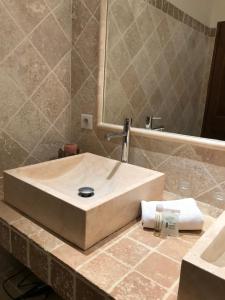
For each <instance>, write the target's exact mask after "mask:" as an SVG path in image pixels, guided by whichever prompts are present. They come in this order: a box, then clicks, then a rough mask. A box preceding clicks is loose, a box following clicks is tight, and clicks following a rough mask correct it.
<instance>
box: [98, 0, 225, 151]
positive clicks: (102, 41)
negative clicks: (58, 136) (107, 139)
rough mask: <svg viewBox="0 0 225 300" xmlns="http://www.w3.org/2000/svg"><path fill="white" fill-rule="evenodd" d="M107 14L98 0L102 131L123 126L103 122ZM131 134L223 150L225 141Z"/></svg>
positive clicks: (104, 2) (143, 131) (105, 4)
mask: <svg viewBox="0 0 225 300" xmlns="http://www.w3.org/2000/svg"><path fill="white" fill-rule="evenodd" d="M107 15H108V0H101V1H100V34H99V70H98V87H97V127H98V129H102V130H104V131H110V132H111V131H113V132H118V131H121V130H123V126H121V125H115V124H109V123H105V122H104V121H103V109H104V84H105V60H106V41H107V39H106V38H107ZM131 134H132V135H133V136H142V137H146V138H149V139H157V140H162V141H163V140H164V141H169V142H178V143H183V144H191V145H195V146H199V147H203V148H209V149H214V150H220V151H221V150H222V151H225V141H220V140H213V139H208V138H202V137H195V136H188V135H183V134H177V133H169V132H157V131H153V130H146V129H142V128H135V127H134V128H131Z"/></svg>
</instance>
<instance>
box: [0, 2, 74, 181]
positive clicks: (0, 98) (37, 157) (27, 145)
mask: <svg viewBox="0 0 225 300" xmlns="http://www.w3.org/2000/svg"><path fill="white" fill-rule="evenodd" d="M71 14H72V9H71V0H66V1H54V5H53V2H52V1H45V0H40V1H39V0H30V1H16V0H13V1H7V0H0V39H1V41H4V43H3V42H2V43H1V46H0V148H1V159H0V176H1V174H2V171H3V170H4V169H10V168H15V167H18V166H21V165H24V164H30V163H35V162H39V161H43V160H46V159H51V158H53V157H56V156H57V150H58V148H59V147H60V146H62V145H63V144H64V143H65V142H66V141H67V140H69V139H70V117H69V116H70V111H71V101H70V100H71V97H70V77H71V63H70V53H71V27H72V26H71ZM46 137H47V139H46Z"/></svg>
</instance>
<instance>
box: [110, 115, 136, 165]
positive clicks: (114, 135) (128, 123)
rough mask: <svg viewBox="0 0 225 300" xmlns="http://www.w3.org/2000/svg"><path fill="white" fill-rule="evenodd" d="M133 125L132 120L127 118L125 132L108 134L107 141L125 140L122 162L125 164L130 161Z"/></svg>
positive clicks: (123, 142)
mask: <svg viewBox="0 0 225 300" xmlns="http://www.w3.org/2000/svg"><path fill="white" fill-rule="evenodd" d="M131 125H132V119H129V118H126V119H125V121H124V127H123V131H122V132H121V133H108V134H106V139H107V141H111V140H112V139H115V138H123V141H122V155H121V161H122V162H124V163H128V159H129V147H130V128H131Z"/></svg>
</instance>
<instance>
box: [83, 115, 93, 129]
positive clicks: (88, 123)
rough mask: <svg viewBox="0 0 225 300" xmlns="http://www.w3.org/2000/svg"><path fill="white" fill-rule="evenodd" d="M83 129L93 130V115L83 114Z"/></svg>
mask: <svg viewBox="0 0 225 300" xmlns="http://www.w3.org/2000/svg"><path fill="white" fill-rule="evenodd" d="M81 128H83V129H89V130H92V129H93V115H90V114H81Z"/></svg>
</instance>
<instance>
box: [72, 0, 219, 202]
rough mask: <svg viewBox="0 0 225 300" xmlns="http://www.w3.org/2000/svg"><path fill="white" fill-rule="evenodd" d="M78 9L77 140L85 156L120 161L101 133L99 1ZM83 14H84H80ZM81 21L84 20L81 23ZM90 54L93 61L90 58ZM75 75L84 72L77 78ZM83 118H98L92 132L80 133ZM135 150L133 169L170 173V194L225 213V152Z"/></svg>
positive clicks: (145, 145) (142, 142) (153, 145)
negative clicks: (98, 86) (85, 153)
mask: <svg viewBox="0 0 225 300" xmlns="http://www.w3.org/2000/svg"><path fill="white" fill-rule="evenodd" d="M103 1H104V0H103ZM117 1H122V0H117ZM124 1H125V2H126V1H128V0H123V2H124ZM133 3H137V2H136V1H135V2H133ZM75 7H76V10H74V18H73V27H75V28H76V30H74V36H73V45H74V47H73V56H72V65H73V66H72V69H73V70H74V74H73V79H72V85H73V86H72V90H73V99H72V120H73V123H72V129H73V140H74V141H75V142H77V143H79V145H80V147H81V149H82V151H90V152H93V153H96V154H99V155H103V156H108V157H112V158H117V159H120V153H121V144H120V143H121V142H120V140H118V141H113V142H107V141H106V140H105V138H104V135H105V133H106V132H104V131H103V130H99V129H98V128H97V127H96V121H97V119H96V113H97V109H96V106H97V100H96V99H97V84H96V76H97V75H96V74H97V70H96V66H97V64H98V61H97V55H96V52H97V51H98V47H99V45H98V39H97V36H98V32H99V0H86V1H85V0H79V1H78V0H74V8H75ZM78 11H79V14H78V13H76V12H78ZM79 15H82V19H81V18H79ZM76 32H77V33H76ZM93 32H94V34H93ZM77 41H79V43H78V42H77ZM86 45H89V46H88V49H85V48H86ZM81 49H85V51H82V50H81ZM88 53H89V54H90V55H87V54H88ZM75 70H79V71H78V72H76V73H75ZM75 75H76V76H75ZM81 113H92V114H93V115H94V120H95V126H94V130H93V131H88V130H81V129H80V114H81ZM130 150H131V151H130V152H131V153H130V162H131V163H133V164H136V165H140V166H144V167H147V168H153V169H155V170H159V171H162V172H165V173H166V189H167V190H168V191H170V192H174V193H178V194H182V195H184V196H185V197H186V196H193V197H195V198H197V199H199V200H201V201H203V202H206V203H210V204H213V205H215V206H217V207H221V208H225V200H222V199H221V198H223V197H224V196H223V194H224V193H225V153H224V152H223V151H215V150H210V149H207V148H201V147H195V146H191V145H186V144H180V143H174V142H166V141H160V140H156V139H149V138H139V137H132V141H131V149H130Z"/></svg>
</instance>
